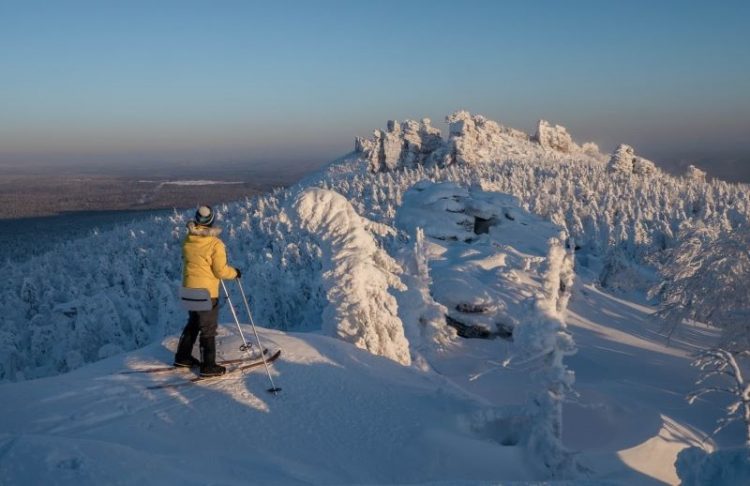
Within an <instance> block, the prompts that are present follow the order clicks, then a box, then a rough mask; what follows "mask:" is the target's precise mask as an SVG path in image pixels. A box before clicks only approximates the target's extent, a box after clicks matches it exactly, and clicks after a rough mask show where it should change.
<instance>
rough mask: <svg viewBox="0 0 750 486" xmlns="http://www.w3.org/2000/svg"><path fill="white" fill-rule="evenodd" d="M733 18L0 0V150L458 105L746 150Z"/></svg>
mask: <svg viewBox="0 0 750 486" xmlns="http://www.w3.org/2000/svg"><path fill="white" fill-rule="evenodd" d="M748 25H750V2H746V1H725V2H712V3H709V2H691V1H675V2H669V1H658V2H653V1H648V2H646V1H630V2H601V1H569V2H559V1H535V2H521V1H518V2H510V1H508V2H505V1H466V2H456V1H455V0H454V1H436V0H433V1H416V0H414V1H389V0H381V1H375V2H358V1H348V2H345V1H322V0H321V1H283V0H282V1H278V2H267V1H264V2H254V1H222V0H218V1H211V2H209V1H188V0H182V1H134V0H131V1H128V2H106V1H85V2H84V1H47V2H40V1H34V0H24V1H20V0H19V1H6V0H0V67H1V70H2V71H1V73H2V78H0V163H34V162H36V163H44V164H47V165H54V164H67V163H72V162H82V163H86V162H98V163H104V164H106V163H109V162H111V163H117V164H120V163H124V162H128V161H137V162H149V161H153V162H173V161H191V162H198V163H200V162H216V161H248V162H262V161H269V160H270V161H276V160H278V161H294V160H300V161H306V162H309V161H321V162H322V161H325V160H330V159H332V158H334V157H336V156H338V155H341V154H343V153H345V152H347V151H349V150H351V148H352V147H353V139H354V136H356V135H369V134H370V133H371V131H372V130H373V129H374V128H380V127H383V126H384V125H385V122H386V120H387V119H404V118H417V119H418V118H422V117H425V116H426V117H430V118H432V119H433V123H434V124H435V125H436V126H440V127H442V125H443V123H442V120H443V117H444V116H445V115H447V114H449V113H451V112H452V111H455V110H457V109H468V110H470V111H472V112H476V113H481V114H484V115H486V116H488V117H489V118H492V119H494V120H497V121H499V122H501V123H504V124H507V125H511V126H514V127H516V128H520V129H524V130H527V131H533V129H534V125H535V122H536V120H537V119H539V118H545V119H548V120H550V121H552V122H555V123H560V124H562V125H565V126H567V127H568V129H569V130H570V132H571V133H572V135H573V137H574V138H575V139H576V140H578V141H580V142H583V141H588V140H593V141H595V142H598V143H599V144H600V145H601V146H602V149H603V150H604V151H610V150H612V148H613V147H614V145H615V144H617V143H620V142H624V143H629V144H632V145H634V146H635V147H636V150H637V151H638V152H640V153H642V154H644V155H646V156H652V157H654V158H657V159H658V158H659V157H664V158H669V157H672V158H675V157H681V156H684V157H697V156H698V155H695V154H701V153H705V154H712V153H724V154H728V156H730V157H731V156H734V155H733V154H738V153H739V154H742V153H745V154H750V137H749V136H748V135H749V134H750V92H749V90H748V87H750V34H748V30H747V29H748ZM748 173H749V174H750V167H748Z"/></svg>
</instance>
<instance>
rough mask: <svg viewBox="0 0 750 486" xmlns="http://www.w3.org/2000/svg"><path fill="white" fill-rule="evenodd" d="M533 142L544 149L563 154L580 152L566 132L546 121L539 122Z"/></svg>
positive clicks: (559, 126) (564, 129)
mask: <svg viewBox="0 0 750 486" xmlns="http://www.w3.org/2000/svg"><path fill="white" fill-rule="evenodd" d="M533 140H535V141H536V142H538V143H539V145H541V146H542V147H544V148H548V149H552V150H557V151H559V152H562V153H564V154H570V153H573V152H580V151H581V147H579V146H578V145H577V144H576V143H575V142H574V141H573V137H571V136H570V134H569V133H568V130H567V129H566V128H565V127H563V126H561V125H552V124H550V123H549V122H548V121H546V120H539V124H538V125H537V128H536V134H534V137H533Z"/></svg>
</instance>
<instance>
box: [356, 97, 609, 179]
mask: <svg viewBox="0 0 750 486" xmlns="http://www.w3.org/2000/svg"><path fill="white" fill-rule="evenodd" d="M445 121H446V122H447V123H448V127H449V128H448V130H449V134H448V139H447V140H444V139H443V138H442V137H441V135H440V130H438V129H437V128H435V127H433V126H432V125H431V124H430V120H429V119H428V118H424V119H422V120H421V121H419V122H416V121H413V120H406V121H405V122H401V123H399V122H397V121H395V120H390V121H388V125H387V128H386V130H376V131H375V132H373V137H372V138H363V137H357V138H356V140H355V143H354V149H355V152H356V153H357V154H358V155H359V156H360V157H361V158H363V159H365V160H367V161H368V162H369V168H370V170H371V171H373V172H381V171H389V170H393V169H396V168H399V167H414V166H416V165H420V164H421V165H439V166H445V165H450V164H454V163H458V164H478V163H487V162H492V161H495V160H499V159H500V158H502V157H505V156H507V155H508V154H516V155H517V154H523V153H528V152H533V151H537V150H539V146H541V147H543V148H545V149H547V150H554V151H557V152H561V153H565V154H572V153H581V154H584V155H588V156H590V157H593V158H597V159H601V158H602V155H601V153H600V152H599V147H597V146H596V144H593V143H587V144H584V145H583V146H582V147H581V146H578V145H577V144H576V143H575V142H574V141H573V139H572V137H571V136H570V134H569V133H568V131H567V130H566V129H565V127H562V126H560V125H551V124H550V123H548V122H546V121H544V120H540V121H539V125H538V126H537V132H536V134H535V135H534V136H533V137H531V136H529V135H528V134H527V133H524V132H522V131H520V130H516V129H514V128H510V127H506V126H503V125H501V124H499V123H497V122H494V121H492V120H489V119H487V118H485V117H483V116H481V115H472V114H471V113H469V112H468V111H457V112H455V113H453V114H452V115H449V116H447V117H446V119H445Z"/></svg>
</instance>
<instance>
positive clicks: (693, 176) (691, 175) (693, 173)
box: [685, 164, 706, 182]
mask: <svg viewBox="0 0 750 486" xmlns="http://www.w3.org/2000/svg"><path fill="white" fill-rule="evenodd" d="M685 177H687V178H688V179H690V180H693V181H696V182H706V171H703V170H700V169H699V168H698V167H696V166H694V165H692V164H690V165H688V168H687V170H686V171H685Z"/></svg>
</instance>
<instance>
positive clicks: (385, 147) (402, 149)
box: [354, 118, 448, 172]
mask: <svg viewBox="0 0 750 486" xmlns="http://www.w3.org/2000/svg"><path fill="white" fill-rule="evenodd" d="M430 123H431V122H430V119H429V118H423V119H422V121H420V122H415V121H412V120H407V121H405V122H403V123H398V122H396V121H394V120H389V121H388V125H387V126H388V128H387V130H385V131H384V130H376V131H375V132H374V133H373V138H371V139H367V138H362V137H357V138H356V140H355V143H354V149H355V151H356V152H357V153H361V154H362V156H363V157H364V158H365V159H367V160H368V161H369V167H370V170H372V171H373V172H378V171H385V170H392V169H396V168H397V167H413V166H414V165H416V164H426V163H431V162H439V163H446V162H447V160H441V157H440V156H441V155H445V156H447V155H448V154H441V153H440V152H439V149H440V148H441V147H442V146H443V139H442V137H441V135H440V130H438V129H437V128H434V127H432V126H431V124H430Z"/></svg>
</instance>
